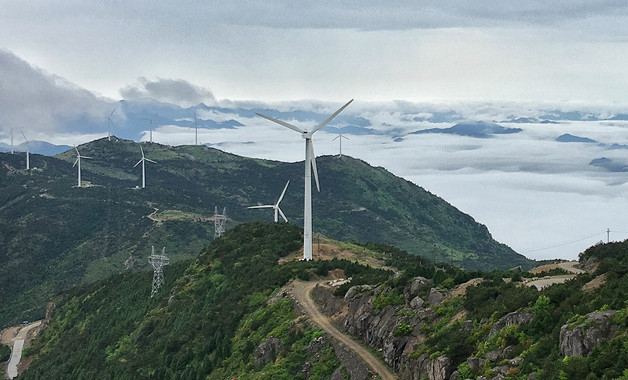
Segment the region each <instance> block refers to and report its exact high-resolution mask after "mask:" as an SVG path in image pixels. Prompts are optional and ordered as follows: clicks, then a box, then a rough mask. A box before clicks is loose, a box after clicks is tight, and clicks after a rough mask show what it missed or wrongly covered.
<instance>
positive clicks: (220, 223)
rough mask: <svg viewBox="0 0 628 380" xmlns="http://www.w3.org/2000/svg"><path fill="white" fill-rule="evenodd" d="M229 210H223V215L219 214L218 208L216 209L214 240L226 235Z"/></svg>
mask: <svg viewBox="0 0 628 380" xmlns="http://www.w3.org/2000/svg"><path fill="white" fill-rule="evenodd" d="M227 219H228V218H227V208H226V207H225V208H223V209H222V214H219V213H218V206H216V207H215V208H214V239H217V238H219V237H221V236H222V234H224V233H225V223H226V222H227Z"/></svg>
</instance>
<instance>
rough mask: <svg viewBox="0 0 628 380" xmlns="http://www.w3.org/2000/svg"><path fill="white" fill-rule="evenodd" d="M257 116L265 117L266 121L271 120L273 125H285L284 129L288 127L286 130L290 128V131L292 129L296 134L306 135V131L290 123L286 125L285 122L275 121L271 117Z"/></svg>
mask: <svg viewBox="0 0 628 380" xmlns="http://www.w3.org/2000/svg"><path fill="white" fill-rule="evenodd" d="M257 115H258V116H261V117H263V118H264V119H266V120H270V121H272V122H273V123H277V124H279V125H283V126H284V127H286V128H290V129H292V130H293V131H295V132H299V133H305V131H304V130H302V129H301V128H299V127H295V126H294V125H292V124H290V123H286V122H285V121H281V120H277V119H275V118H274V117H270V116H266V115H262V114H261V113H257Z"/></svg>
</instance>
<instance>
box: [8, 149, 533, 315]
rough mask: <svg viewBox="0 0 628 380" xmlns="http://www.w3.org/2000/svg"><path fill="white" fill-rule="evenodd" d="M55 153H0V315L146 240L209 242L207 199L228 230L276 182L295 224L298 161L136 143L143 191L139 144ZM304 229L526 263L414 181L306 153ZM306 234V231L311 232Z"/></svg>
mask: <svg viewBox="0 0 628 380" xmlns="http://www.w3.org/2000/svg"><path fill="white" fill-rule="evenodd" d="M112 140H113V141H107V139H100V140H96V141H93V142H91V143H88V144H84V145H81V146H79V147H78V149H79V150H80V152H81V154H82V155H84V156H89V157H93V159H90V160H87V159H86V160H83V161H82V177H83V181H85V184H86V187H84V188H77V187H76V168H73V167H72V164H73V163H74V160H75V152H74V150H69V151H66V152H64V153H62V154H59V155H57V156H55V157H44V156H39V155H32V157H31V165H32V166H33V167H36V168H37V169H34V170H31V171H30V172H26V171H25V170H23V169H21V168H22V167H23V162H22V160H23V156H20V155H18V154H15V155H11V154H3V153H0V163H1V166H0V188H1V189H2V191H1V192H0V204H2V205H3V206H1V207H0V241H2V242H3V244H1V245H0V279H1V280H0V281H2V283H1V284H0V289H2V290H1V292H2V294H1V295H2V299H3V300H5V301H4V302H5V303H4V307H3V308H2V311H1V312H0V323H1V324H6V323H8V321H19V320H22V319H34V317H36V316H39V315H41V314H42V313H43V305H44V304H45V301H46V300H47V299H48V297H49V296H50V295H52V294H54V293H56V292H59V291H62V290H64V289H68V288H69V287H71V286H73V285H76V284H80V283H89V282H93V281H95V280H98V279H102V278H105V277H106V276H108V275H110V274H111V273H119V272H123V271H127V270H137V269H144V268H147V267H148V264H147V261H146V257H147V256H148V255H149V254H150V252H151V246H155V247H156V248H157V249H160V248H161V247H166V253H167V255H168V256H169V257H171V259H172V260H173V261H178V260H183V259H186V258H191V257H195V256H196V254H197V253H198V252H199V251H200V250H201V249H202V248H203V247H204V246H206V245H207V244H208V243H209V242H211V241H212V240H213V236H214V231H213V223H212V222H211V219H210V218H211V216H212V215H213V211H214V207H218V208H219V209H220V210H222V208H223V207H224V208H226V210H227V214H228V216H229V217H230V218H231V220H230V222H229V223H228V228H231V227H232V226H234V225H236V224H237V223H240V222H247V221H253V220H272V213H271V212H266V211H267V210H247V209H246V206H250V205H256V204H268V203H272V202H274V201H275V200H276V199H277V197H278V196H279V194H280V193H281V191H282V189H283V186H284V185H285V183H286V181H287V180H291V182H290V187H289V188H288V191H287V194H286V196H285V198H284V200H283V202H282V205H281V207H282V210H283V211H284V213H285V214H286V215H287V217H288V219H289V220H290V222H291V223H295V224H296V225H299V224H302V219H301V218H302V212H303V210H302V207H303V206H302V204H303V199H302V194H303V181H302V178H303V163H302V162H301V163H299V162H297V163H283V162H278V161H268V160H259V159H251V158H245V157H240V156H236V155H233V154H229V153H225V152H222V151H220V150H217V149H214V148H210V147H206V146H178V147H171V146H165V145H159V144H144V145H143V147H144V151H145V153H146V157H147V158H150V159H152V160H154V161H156V163H155V164H153V163H147V168H146V171H147V174H146V176H147V188H146V189H138V188H137V186H138V185H140V176H141V169H140V168H139V167H136V168H134V167H133V165H135V164H136V163H137V161H138V160H139V159H140V158H141V155H140V149H139V144H137V143H135V142H133V141H128V140H120V139H117V138H113V139H112ZM317 162H318V168H319V174H320V181H321V192H320V193H317V192H315V193H314V196H313V209H314V213H313V214H314V231H315V232H318V233H320V234H323V235H325V236H329V237H333V238H336V239H341V240H346V241H356V242H367V241H373V242H379V243H387V244H391V245H395V246H398V247H400V248H402V249H406V250H407V251H409V252H410V253H412V254H415V255H420V256H424V257H428V258H430V259H433V260H436V261H443V262H449V263H452V264H454V265H457V266H460V267H463V268H468V269H478V268H482V269H492V268H510V267H514V266H517V265H522V266H523V267H530V266H531V263H532V262H531V261H530V260H528V259H526V258H525V257H523V256H521V255H518V254H517V253H515V252H514V251H512V250H511V249H510V248H508V247H507V246H505V245H502V244H499V243H497V242H496V241H494V240H493V239H492V238H491V235H490V233H489V232H488V229H487V228H486V227H485V226H483V225H480V224H478V223H476V222H475V221H474V220H473V218H472V217H471V216H469V215H466V214H463V213H461V212H460V211H458V210H457V209H455V208H454V207H453V206H451V205H449V204H448V203H447V202H445V201H444V200H442V199H440V198H438V197H437V196H435V195H433V194H431V193H429V192H427V191H425V190H423V189H421V188H420V187H418V186H416V185H414V184H412V183H410V182H408V181H405V180H403V179H401V178H399V177H396V176H394V175H392V174H391V173H389V172H388V171H386V170H385V169H383V168H374V167H371V166H369V165H368V164H366V163H365V162H363V161H361V160H357V159H353V158H350V157H343V158H342V159H338V158H336V157H331V156H323V157H320V158H318V159H317ZM315 242H316V240H315Z"/></svg>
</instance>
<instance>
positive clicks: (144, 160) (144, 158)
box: [133, 145, 156, 189]
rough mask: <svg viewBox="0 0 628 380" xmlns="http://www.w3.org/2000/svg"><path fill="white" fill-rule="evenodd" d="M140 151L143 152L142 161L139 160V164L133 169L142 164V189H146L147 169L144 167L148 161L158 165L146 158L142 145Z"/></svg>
mask: <svg viewBox="0 0 628 380" xmlns="http://www.w3.org/2000/svg"><path fill="white" fill-rule="evenodd" d="M140 151H141V152H142V159H141V160H139V161H138V162H137V164H135V165H134V166H133V167H136V166H137V165H139V164H142V189H143V188H145V187H146V169H145V167H144V166H145V165H144V163H145V162H146V161H148V162H152V163H153V164H156V162H155V161H153V160H151V159H150V158H146V157H144V149H142V146H141V145H140Z"/></svg>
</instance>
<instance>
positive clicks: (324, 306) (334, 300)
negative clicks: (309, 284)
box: [312, 285, 345, 317]
mask: <svg viewBox="0 0 628 380" xmlns="http://www.w3.org/2000/svg"><path fill="white" fill-rule="evenodd" d="M332 292H333V289H330V288H328V287H323V286H319V285H316V287H315V288H314V289H312V299H313V300H314V302H316V305H318V308H319V309H320V311H322V312H323V314H325V315H326V316H328V317H331V316H333V315H335V314H338V313H339V312H340V311H341V310H342V308H343V307H344V305H345V303H344V300H343V299H342V298H339V297H334V295H333V293H332Z"/></svg>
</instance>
